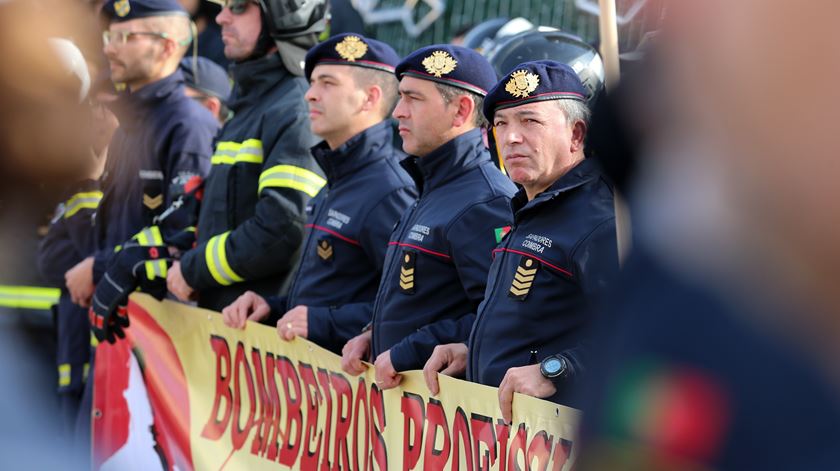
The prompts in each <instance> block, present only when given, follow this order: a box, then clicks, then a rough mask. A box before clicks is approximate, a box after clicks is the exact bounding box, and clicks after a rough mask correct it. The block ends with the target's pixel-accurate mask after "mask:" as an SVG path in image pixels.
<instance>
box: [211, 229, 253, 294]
mask: <svg viewBox="0 0 840 471" xmlns="http://www.w3.org/2000/svg"><path fill="white" fill-rule="evenodd" d="M229 235H230V231H228V232H225V233H224V234H219V235H217V236H216V237H213V238H212V239H210V240H209V241H208V242H207V248H206V249H204V261H205V262H206V263H207V268H208V269H209V270H210V274H211V275H212V276H213V279H214V280H216V282H217V283H219V284H220V285H224V286H227V285H230V284H233V283H235V282H240V281H245V279H244V278H242V277H241V276H239V275H237V274H236V272H235V271H233V269H232V268H231V267H230V264H229V263H228V261H227V249H226V242H227V238H228V236H229Z"/></svg>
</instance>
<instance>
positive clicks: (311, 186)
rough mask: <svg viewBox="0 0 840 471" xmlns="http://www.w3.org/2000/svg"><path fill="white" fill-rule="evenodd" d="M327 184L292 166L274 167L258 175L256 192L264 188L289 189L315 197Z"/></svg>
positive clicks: (316, 175)
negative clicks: (258, 182) (258, 181)
mask: <svg viewBox="0 0 840 471" xmlns="http://www.w3.org/2000/svg"><path fill="white" fill-rule="evenodd" d="M326 183H327V181H326V180H324V178H323V177H321V176H320V175H318V174H317V173H315V172H312V171H310V170H307V169H305V168H301V167H295V166H294V165H275V166H274V167H271V168H269V169H268V170H266V171H264V172H263V173H262V174H261V175H260V184H259V188H258V189H257V192H259V193H262V191H263V189H264V188H291V189H293V190H298V191H301V192H303V193H306V194H307V195H309V196H315V195H317V194H318V192H319V191H321V188H323V186H324V185H325V184H326Z"/></svg>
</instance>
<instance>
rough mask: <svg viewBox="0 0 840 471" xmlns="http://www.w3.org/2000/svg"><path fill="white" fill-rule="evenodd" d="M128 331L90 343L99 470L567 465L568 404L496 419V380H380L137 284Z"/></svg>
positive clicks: (519, 407) (517, 410)
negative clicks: (381, 384)
mask: <svg viewBox="0 0 840 471" xmlns="http://www.w3.org/2000/svg"><path fill="white" fill-rule="evenodd" d="M129 316H130V318H131V326H130V327H129V328H128V329H127V330H126V339H125V340H122V341H120V342H117V343H116V344H115V345H109V344H100V345H99V347H98V349H97V354H96V366H95V379H94V381H95V383H94V384H95V386H94V410H93V419H92V420H93V460H94V461H93V462H94V467H95V468H96V469H121V470H122V469H143V470H151V469H176V468H177V469H179V470H191V469H199V470H221V469H225V470H240V469H248V470H259V469H301V470H339V469H340V470H361V471H367V470H377V471H384V470H409V469H452V470H461V469H463V470H474V469H475V470H490V469H492V470H511V471H513V470H538V471H542V470H569V469H571V468H572V463H573V461H574V457H575V454H576V447H575V442H574V434H575V431H576V428H577V424H578V421H579V419H580V414H579V412H578V411H576V410H574V409H570V408H567V407H563V406H558V405H556V404H552V403H550V402H547V401H543V400H539V399H535V398H531V397H527V396H522V395H517V396H516V397H515V399H514V402H513V405H514V408H513V424H510V425H509V424H505V423H504V422H503V421H502V418H501V412H500V410H499V405H498V399H497V391H496V389H495V388H490V387H487V386H482V385H477V384H473V383H468V382H466V381H461V380H457V379H453V378H449V377H445V376H441V377H440V388H441V392H440V394H439V395H437V396H430V395H429V391H428V389H427V387H426V385H425V383H424V382H423V376H422V373H420V372H417V371H415V372H408V373H406V374H405V375H404V378H403V381H402V383H401V385H400V387H398V388H395V389H390V390H386V391H381V390H379V388H378V387H377V386H376V383H375V381H374V376H373V368H372V367H370V368H369V370H368V372H367V373H365V374H363V375H361V376H351V375H348V374H346V373H344V372H343V371H342V370H341V366H340V358H339V357H338V356H336V355H334V354H332V353H330V352H328V351H327V350H324V349H322V348H320V347H318V346H316V345H315V344H313V343H311V342H308V341H306V340H304V339H300V338H298V339H295V340H294V341H292V342H286V341H283V340H281V339H280V338H279V337H278V336H277V333H276V330H275V329H273V328H270V327H268V326H263V325H259V324H255V323H251V322H249V323H248V326H247V327H246V328H245V329H244V330H236V329H231V328H228V327H226V326H225V325H224V324H223V323H222V317H221V315H220V314H218V313H215V312H212V311H207V310H202V309H196V308H192V307H189V306H185V305H182V304H178V303H174V302H171V301H163V302H158V301H156V300H155V299H154V298H152V297H150V296H147V295H142V294H134V295H132V297H131V300H130V303H129Z"/></svg>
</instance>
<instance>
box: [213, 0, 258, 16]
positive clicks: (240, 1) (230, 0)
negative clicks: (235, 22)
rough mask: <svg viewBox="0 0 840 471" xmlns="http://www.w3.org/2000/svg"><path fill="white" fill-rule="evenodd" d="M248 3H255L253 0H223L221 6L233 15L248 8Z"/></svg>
mask: <svg viewBox="0 0 840 471" xmlns="http://www.w3.org/2000/svg"><path fill="white" fill-rule="evenodd" d="M249 3H257V2H256V1H254V0H223V4H222V6H223V7H225V8H229V9H230V12H231V13H233V14H234V15H241V14H243V13H245V10H247V9H248V4H249Z"/></svg>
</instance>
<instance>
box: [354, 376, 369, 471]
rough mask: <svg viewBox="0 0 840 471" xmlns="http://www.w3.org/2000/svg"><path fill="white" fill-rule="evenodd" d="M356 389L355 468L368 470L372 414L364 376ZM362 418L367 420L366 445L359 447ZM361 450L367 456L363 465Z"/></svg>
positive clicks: (358, 470) (364, 435) (360, 378)
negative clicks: (360, 456) (370, 413)
mask: <svg viewBox="0 0 840 471" xmlns="http://www.w3.org/2000/svg"><path fill="white" fill-rule="evenodd" d="M356 391H357V393H356V405H355V407H354V409H353V417H354V418H355V421H354V424H353V450H354V451H355V452H354V453H353V469H355V470H357V471H366V470H367V469H368V466H369V465H370V416H369V415H368V414H369V409H368V399H367V397H368V395H367V384H366V383H365V378H364V377H359V385H358V388H357V389H356ZM362 419H364V420H365V433H364V434H362V437H364V440H365V445H364V447H362V448H359V422H360V421H361V420H362ZM359 452H362V453H363V454H364V457H365V458H364V461H363V462H362V466H361V467H360V466H359Z"/></svg>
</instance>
